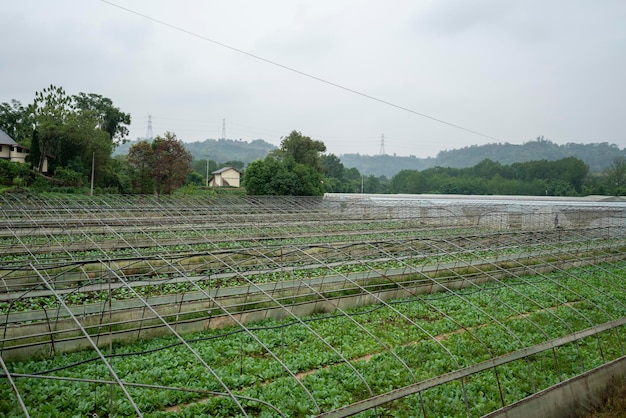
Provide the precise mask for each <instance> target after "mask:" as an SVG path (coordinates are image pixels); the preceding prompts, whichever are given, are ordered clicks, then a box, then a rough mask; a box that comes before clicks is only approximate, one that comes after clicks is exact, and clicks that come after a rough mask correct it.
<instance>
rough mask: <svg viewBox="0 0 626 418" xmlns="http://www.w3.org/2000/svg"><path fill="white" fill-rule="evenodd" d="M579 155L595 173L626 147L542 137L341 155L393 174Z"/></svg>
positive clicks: (625, 153)
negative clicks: (429, 151)
mask: <svg viewBox="0 0 626 418" xmlns="http://www.w3.org/2000/svg"><path fill="white" fill-rule="evenodd" d="M567 157H575V158H579V159H581V160H583V161H584V162H585V164H587V165H588V166H589V169H590V171H591V172H593V173H600V172H603V171H605V170H606V169H607V168H609V167H610V166H611V164H612V163H613V161H614V160H615V159H616V158H618V157H626V149H620V148H619V147H618V146H617V145H614V144H609V143H608V142H602V143H593V144H573V143H570V144H565V145H558V144H555V143H554V142H552V141H549V140H546V139H544V138H542V137H540V138H537V139H536V140H534V141H529V142H526V143H524V144H522V145H514V144H509V143H504V144H487V145H472V146H468V147H464V148H461V149H456V150H445V151H441V152H439V154H437V157H435V158H416V157H394V156H390V155H375V156H368V155H360V154H344V155H341V156H340V158H341V162H342V163H343V164H344V165H345V166H346V167H355V168H357V169H358V170H359V171H360V172H361V173H363V174H366V175H376V176H380V175H384V176H386V177H388V178H391V177H393V176H394V175H395V174H397V173H398V172H400V171H401V170H425V169H428V168H433V167H451V168H467V167H473V166H475V165H476V164H479V163H480V162H481V161H483V160H485V159H490V160H492V161H495V162H498V163H501V164H513V163H522V162H527V161H538V160H548V161H555V160H559V159H562V158H567Z"/></svg>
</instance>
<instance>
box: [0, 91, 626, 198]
mask: <svg viewBox="0 0 626 418" xmlns="http://www.w3.org/2000/svg"><path fill="white" fill-rule="evenodd" d="M130 122H131V116H130V114H127V113H125V112H123V111H121V110H120V109H119V108H118V107H116V106H115V105H114V104H113V102H112V100H111V99H109V98H106V97H103V96H101V95H98V94H93V93H90V94H87V93H79V94H77V95H68V94H67V93H66V92H65V91H64V90H63V89H62V88H60V87H56V86H54V85H51V86H49V87H47V88H45V89H43V90H42V91H40V92H37V93H35V98H34V100H33V102H32V103H31V104H28V105H26V106H24V105H22V104H21V103H20V102H19V101H16V100H13V101H11V102H10V103H2V104H0V128H1V129H2V130H4V131H5V132H6V133H7V134H8V135H9V136H11V137H12V138H13V139H14V140H15V141H16V142H17V143H19V144H21V145H22V146H24V147H26V148H28V149H29V150H30V154H29V156H28V159H27V162H26V164H20V163H9V162H7V161H5V160H0V179H1V180H2V181H3V182H4V183H5V184H10V183H13V184H14V185H18V186H21V185H24V184H27V185H29V186H31V187H33V188H34V189H35V190H37V189H39V190H49V189H52V188H54V189H55V190H62V191H76V190H84V187H85V186H86V184H88V183H91V182H93V183H92V184H93V185H94V186H95V187H96V190H97V192H100V193H139V194H152V193H156V194H171V193H174V192H176V191H177V190H179V189H180V188H181V187H183V186H185V185H186V186H188V189H193V188H194V187H195V186H202V185H204V184H205V182H206V181H207V179H208V172H209V171H210V172H212V171H214V170H215V169H217V168H220V167H224V166H232V167H234V168H237V169H238V170H240V171H241V172H242V173H243V179H242V185H243V186H244V188H245V191H246V192H247V193H248V194H250V195H307V196H320V195H323V194H324V193H327V192H331V193H413V194H415V193H442V194H510V195H552V196H580V195H588V194H603V195H623V194H625V193H626V159H625V158H616V159H615V160H614V161H613V163H612V164H611V166H610V168H609V169H608V170H606V171H605V172H603V173H600V174H598V173H593V174H592V173H590V170H589V167H588V166H587V165H586V164H585V163H584V162H583V161H582V160H581V159H579V158H575V157H566V158H562V159H560V160H555V161H547V160H540V161H528V162H522V163H513V164H509V165H506V164H501V163H498V162H494V161H492V160H490V159H484V160H483V161H481V162H480V163H478V164H476V165H475V166H473V167H468V168H450V167H433V168H428V169H425V170H421V171H420V170H408V169H405V170H402V171H400V172H398V173H397V174H396V175H394V176H393V177H392V178H391V179H388V178H387V177H385V176H379V177H377V176H374V175H369V176H364V175H363V174H361V173H360V172H359V171H358V170H357V169H356V168H347V167H345V166H344V164H342V162H341V160H340V159H339V158H338V157H337V156H336V155H334V154H328V153H326V145H325V144H324V143H323V142H322V141H319V140H315V139H312V138H310V137H308V136H306V135H303V134H302V133H301V132H298V131H295V130H294V131H292V132H291V133H290V134H289V135H287V136H286V137H284V138H281V144H280V147H279V148H277V149H274V150H272V151H270V152H269V154H268V155H267V157H265V158H264V159H258V160H255V161H252V162H251V163H250V164H249V165H248V166H247V167H244V163H242V162H241V161H232V160H231V161H226V162H218V161H215V160H213V161H209V160H193V158H192V155H191V153H190V152H189V151H188V150H187V149H186V147H185V144H184V143H183V141H182V140H181V139H179V138H177V137H176V134H174V133H171V132H166V133H165V134H164V135H163V136H158V137H157V138H155V139H154V140H153V141H151V142H148V141H145V140H143V141H138V142H136V143H133V145H132V146H131V147H130V148H129V150H128V154H127V155H117V156H115V157H113V151H114V150H115V148H116V147H118V146H119V145H120V144H122V143H124V142H125V141H126V138H127V136H128V126H129V125H130ZM46 159H47V161H48V165H49V173H47V174H48V175H47V176H42V175H40V174H39V173H41V171H42V169H43V165H44V161H45V160H46ZM92 190H93V189H92Z"/></svg>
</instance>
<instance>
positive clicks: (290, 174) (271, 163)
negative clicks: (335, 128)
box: [242, 131, 326, 196]
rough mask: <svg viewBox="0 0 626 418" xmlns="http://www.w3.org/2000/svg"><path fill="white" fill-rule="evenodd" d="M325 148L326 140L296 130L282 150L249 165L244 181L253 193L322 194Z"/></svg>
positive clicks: (248, 189)
mask: <svg viewBox="0 0 626 418" xmlns="http://www.w3.org/2000/svg"><path fill="white" fill-rule="evenodd" d="M325 150H326V146H325V145H324V143H323V142H321V141H314V140H312V139H311V138H309V137H307V136H303V135H302V134H301V133H299V132H296V131H293V132H291V134H290V135H289V136H288V137H286V138H284V139H283V140H282V142H281V146H280V148H279V149H277V150H274V151H272V152H271V153H270V154H269V155H268V156H267V157H266V158H265V159H264V160H257V161H253V162H251V163H250V164H249V165H248V168H247V169H246V171H245V173H244V177H243V181H242V184H243V186H244V187H245V188H246V192H247V193H248V194H250V195H279V196H283V195H290V196H321V195H323V194H324V180H325V177H324V173H323V171H324V167H323V165H322V159H321V155H320V153H321V152H324V151H325Z"/></svg>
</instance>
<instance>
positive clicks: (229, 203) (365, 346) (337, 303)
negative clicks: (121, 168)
mask: <svg viewBox="0 0 626 418" xmlns="http://www.w3.org/2000/svg"><path fill="white" fill-rule="evenodd" d="M624 215H626V206H624V205H621V204H619V203H602V202H595V203H594V204H593V205H590V204H589V203H588V202H584V203H581V202H564V201H558V202H546V201H542V202H523V201H522V202H520V201H514V202H511V201H483V200H481V201H463V200H455V201H451V200H446V201H437V200H432V199H417V198H406V197H404V198H399V197H397V198H393V199H383V200H380V199H377V198H375V197H371V198H369V197H367V196H353V197H346V196H327V197H325V198H324V199H318V198H315V199H307V198H303V199H294V198H268V199H261V198H246V197H237V198H226V199H221V198H188V199H181V198H179V199H166V198H156V197H153V198H151V197H140V198H138V197H119V196H117V197H112V196H107V197H72V198H70V197H65V196H63V197H50V196H48V197H45V198H44V197H41V196H31V195H17V196H3V197H1V198H0V218H1V219H2V222H3V225H6V226H7V228H4V229H3V230H2V231H1V233H0V277H1V278H2V281H1V282H0V286H1V287H0V323H1V324H2V329H1V330H0V335H1V336H0V354H1V359H2V361H1V363H2V371H0V392H1V393H0V399H1V401H0V416H85V415H90V416H154V417H158V416H225V417H226V416H267V417H270V416H272V417H273V416H315V415H320V416H327V415H328V416H350V415H354V414H357V415H359V416H481V415H483V414H486V413H489V412H491V411H494V410H496V409H498V408H501V407H503V406H506V405H510V404H511V403H513V402H516V401H518V400H520V399H523V398H524V397H526V396H529V395H531V394H534V393H537V392H538V391H540V390H542V389H545V388H547V387H550V386H552V385H554V384H556V383H558V382H562V381H565V380H567V379H568V378H570V377H573V376H577V375H580V374H581V373H584V372H586V371H589V370H592V369H593V368H595V367H598V366H600V365H603V364H607V363H609V362H611V361H613V360H616V359H620V358H622V357H623V356H624V343H625V342H626V341H624V325H625V323H626V320H625V318H626V315H625V314H624V313H625V311H626V296H625V292H624V287H625V286H624V283H625V280H624V279H625V277H626V242H625V240H624V236H625V234H624V232H625V231H626V216H624Z"/></svg>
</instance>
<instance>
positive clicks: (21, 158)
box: [0, 129, 48, 173]
mask: <svg viewBox="0 0 626 418" xmlns="http://www.w3.org/2000/svg"><path fill="white" fill-rule="evenodd" d="M29 153H30V150H29V149H28V148H26V147H25V146H22V145H20V144H18V143H17V142H15V141H14V140H13V138H11V137H10V136H9V135H8V134H7V133H6V132H4V131H3V130H2V129H0V158H2V159H4V160H9V161H11V162H14V163H25V162H26V156H27V155H28V154H29ZM41 171H42V172H43V173H47V172H48V159H47V158H45V159H44V163H43V168H42V170H41Z"/></svg>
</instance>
